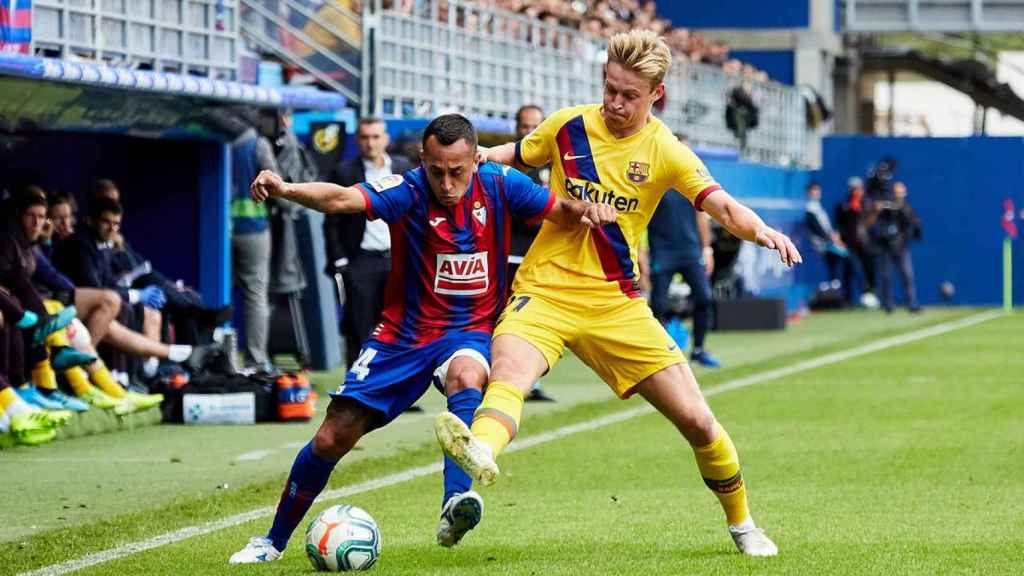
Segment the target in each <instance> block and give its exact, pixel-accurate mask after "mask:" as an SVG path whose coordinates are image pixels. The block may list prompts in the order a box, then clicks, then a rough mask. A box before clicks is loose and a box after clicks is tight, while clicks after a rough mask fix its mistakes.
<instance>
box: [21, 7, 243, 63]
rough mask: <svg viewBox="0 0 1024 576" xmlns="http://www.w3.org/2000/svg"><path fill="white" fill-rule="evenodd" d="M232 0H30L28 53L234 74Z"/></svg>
mask: <svg viewBox="0 0 1024 576" xmlns="http://www.w3.org/2000/svg"><path fill="white" fill-rule="evenodd" d="M237 11H238V2H237V0H35V2H34V3H33V13H32V49H33V52H35V53H37V54H40V55H45V56H50V57H57V58H74V57H79V58H84V59H87V60H95V61H100V62H105V63H107V64H109V65H112V66H118V67H128V68H134V69H150V70H154V71H158V72H180V73H184V74H191V75H198V76H206V77H209V78H216V79H225V80H230V79H234V78H235V77H236V75H237V72H238V49H237V48H238V47H237V43H238V20H237Z"/></svg>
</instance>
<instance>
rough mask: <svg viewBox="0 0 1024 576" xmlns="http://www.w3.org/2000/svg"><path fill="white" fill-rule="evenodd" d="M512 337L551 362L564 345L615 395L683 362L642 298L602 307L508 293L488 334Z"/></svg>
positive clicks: (624, 393) (626, 393)
mask: <svg viewBox="0 0 1024 576" xmlns="http://www.w3.org/2000/svg"><path fill="white" fill-rule="evenodd" d="M502 334H511V335H513V336H518V337H520V338H522V339H524V340H526V341H527V342H529V343H530V344H532V345H533V346H534V347H535V348H536V349H537V350H539V351H540V353H541V354H543V355H544V358H545V359H546V360H547V362H548V367H549V368H551V367H554V365H555V364H556V363H557V362H558V359H559V358H561V357H562V352H563V351H564V350H565V347H566V346H568V347H569V349H570V350H572V351H573V353H575V354H576V356H578V357H579V358H580V360H582V361H583V363H584V364H586V365H587V366H589V367H590V368H591V369H592V370H593V371H594V372H597V375H598V376H600V377H601V379H602V380H604V381H605V383H607V384H608V386H610V387H611V389H612V391H614V392H615V394H617V395H618V396H619V397H620V398H627V397H629V396H630V395H631V394H632V393H633V388H634V387H635V386H636V385H637V384H639V383H640V382H642V381H643V380H644V379H646V378H647V377H648V376H650V375H652V374H654V373H655V372H657V371H659V370H661V369H663V368H667V367H669V366H672V365H673V364H681V363H685V362H686V358H685V357H684V356H683V353H682V351H680V350H679V347H678V346H677V345H676V343H675V340H673V339H672V337H671V336H669V335H668V333H667V332H665V328H664V327H662V325H661V323H660V322H658V321H657V320H656V319H655V318H654V315H653V314H652V313H651V309H650V308H649V307H648V306H647V302H645V301H644V300H643V299H640V298H633V299H630V298H626V297H625V296H623V297H622V299H621V300H616V301H615V302H614V303H612V304H609V305H606V306H599V307H594V306H587V305H584V304H576V305H570V304H566V303H556V302H553V301H552V300H550V299H546V298H544V297H542V296H536V295H533V294H526V293H520V294H516V295H514V296H512V298H511V299H510V300H509V303H508V306H506V307H505V311H504V312H503V313H502V315H501V318H500V319H499V320H498V326H497V327H496V328H495V329H494V337H495V338H497V337H498V336H501V335H502Z"/></svg>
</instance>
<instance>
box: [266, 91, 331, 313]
mask: <svg viewBox="0 0 1024 576" xmlns="http://www.w3.org/2000/svg"><path fill="white" fill-rule="evenodd" d="M277 128H278V133H277V137H276V138H275V139H274V153H275V155H276V158H277V165H278V166H279V167H280V168H281V177H282V178H284V180H285V182H311V181H314V180H318V179H319V174H318V173H317V169H316V163H315V162H314V161H313V158H312V157H311V156H310V155H309V151H307V150H306V147H305V146H303V145H302V142H299V139H298V137H296V136H295V132H294V131H293V130H292V113H291V111H290V110H284V111H282V112H281V113H280V114H278V117H277ZM304 211H305V208H303V207H302V206H300V205H298V204H296V203H294V202H289V201H287V200H280V199H278V200H277V201H276V202H275V203H274V205H273V206H271V207H270V218H271V237H272V238H273V246H274V247H273V251H272V255H271V259H270V288H269V291H270V293H271V294H280V295H289V294H297V293H301V292H302V291H303V290H305V289H306V274H305V272H304V271H303V268H302V261H301V260H300V259H299V240H298V235H297V233H296V229H295V223H296V221H297V220H299V218H301V216H302V213H303V212H304Z"/></svg>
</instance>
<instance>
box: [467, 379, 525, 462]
mask: <svg viewBox="0 0 1024 576" xmlns="http://www.w3.org/2000/svg"><path fill="white" fill-rule="evenodd" d="M522 417H523V393H522V392H520V391H519V389H518V388H516V387H515V386H512V385H511V384H506V383H505V382H501V381H494V382H491V383H490V384H488V385H487V393H485V394H484V400H483V402H481V403H480V407H479V408H477V409H476V414H474V415H473V426H472V427H471V428H470V429H471V430H472V431H473V435H474V436H476V437H477V439H479V440H480V441H482V442H483V443H484V444H487V445H488V446H490V447H491V450H492V451H493V452H494V457H495V458H497V457H498V454H500V453H501V451H502V450H504V449H505V447H506V446H508V443H509V442H511V441H512V439H513V438H515V437H516V432H517V431H518V430H519V420H521V419H522Z"/></svg>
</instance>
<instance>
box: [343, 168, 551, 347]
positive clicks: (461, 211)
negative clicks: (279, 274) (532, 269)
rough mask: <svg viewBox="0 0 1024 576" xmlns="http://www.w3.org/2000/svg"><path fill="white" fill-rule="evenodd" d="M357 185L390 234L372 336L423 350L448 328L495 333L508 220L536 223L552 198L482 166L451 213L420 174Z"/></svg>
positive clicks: (508, 172)
mask: <svg viewBox="0 0 1024 576" xmlns="http://www.w3.org/2000/svg"><path fill="white" fill-rule="evenodd" d="M357 186H358V188H359V189H360V190H361V191H362V193H363V195H364V197H365V199H366V214H367V216H368V217H369V218H370V219H375V218H380V219H382V220H384V221H385V222H387V223H388V226H389V228H390V230H391V274H390V276H389V277H388V282H387V287H386V288H385V294H384V313H383V315H382V318H381V322H380V324H378V326H377V328H375V329H374V331H373V336H374V337H375V338H376V339H377V340H379V341H381V342H387V343H398V344H405V345H423V344H426V343H428V342H431V341H433V340H435V339H437V338H439V337H441V336H443V335H444V334H445V333H446V332H447V331H450V330H475V331H481V332H488V333H489V332H491V331H493V329H494V324H495V322H496V321H497V319H498V315H499V314H500V313H501V310H502V307H503V306H504V305H505V298H506V297H507V295H508V285H509V278H508V276H507V266H506V262H507V261H508V252H509V244H510V238H511V219H510V217H511V215H515V216H517V217H519V218H521V219H523V220H527V221H538V220H540V219H541V218H543V217H544V215H545V214H547V212H548V211H549V210H550V209H551V207H552V206H553V205H554V202H555V196H554V195H553V194H552V193H551V192H550V191H548V189H546V188H544V187H542V186H538V185H537V184H534V183H533V181H532V180H530V178H529V177H527V176H526V175H525V174H523V173H521V172H519V171H517V170H515V169H512V168H509V167H507V166H499V165H497V164H492V163H486V164H482V165H480V167H479V170H478V171H477V173H476V174H474V175H473V178H472V181H471V182H470V186H469V190H468V191H467V192H466V194H465V195H464V196H463V197H462V199H461V200H460V201H459V203H458V204H457V205H455V206H451V207H448V206H444V205H442V204H441V203H440V202H438V201H437V199H436V198H435V196H434V194H433V193H432V192H431V191H430V185H429V183H428V182H427V177H426V174H425V172H424V171H423V169H422V168H417V169H415V170H410V171H409V172H406V173H405V174H404V175H402V176H399V175H393V176H388V177H386V178H383V179H381V180H379V181H376V182H365V183H362V184H358V185H357Z"/></svg>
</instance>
